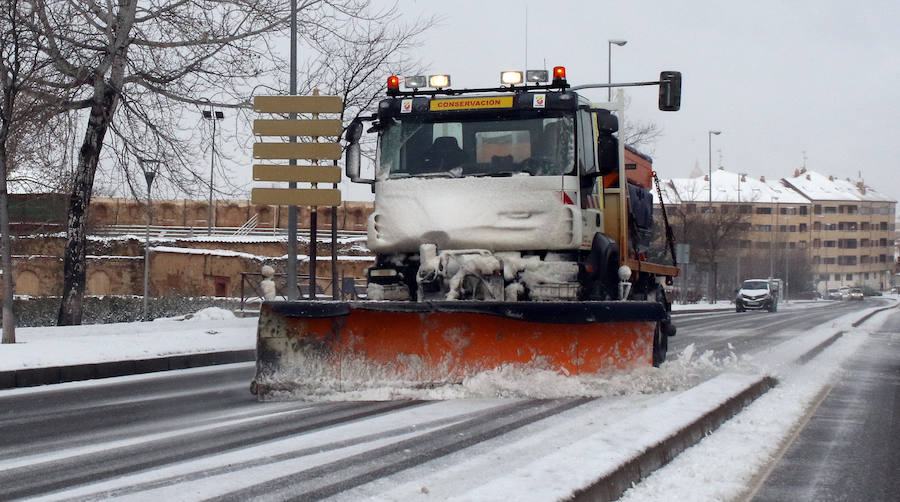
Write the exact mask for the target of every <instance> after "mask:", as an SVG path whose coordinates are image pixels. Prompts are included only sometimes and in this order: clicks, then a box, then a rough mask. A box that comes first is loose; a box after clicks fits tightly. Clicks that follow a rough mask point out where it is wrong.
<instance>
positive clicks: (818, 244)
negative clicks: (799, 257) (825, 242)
mask: <svg viewBox="0 0 900 502" xmlns="http://www.w3.org/2000/svg"><path fill="white" fill-rule="evenodd" d="M813 247H814V248H820V247H822V240H821V239H813Z"/></svg>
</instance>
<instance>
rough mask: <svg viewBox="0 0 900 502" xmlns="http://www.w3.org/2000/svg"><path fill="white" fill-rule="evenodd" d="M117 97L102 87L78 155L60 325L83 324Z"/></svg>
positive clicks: (108, 88)
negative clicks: (91, 226) (99, 187)
mask: <svg viewBox="0 0 900 502" xmlns="http://www.w3.org/2000/svg"><path fill="white" fill-rule="evenodd" d="M116 98H117V92H116V90H115V89H114V88H113V87H112V86H110V85H107V84H102V90H101V91H100V92H98V93H95V100H94V104H93V106H91V115H90V118H88V124H87V131H86V132H85V134H84V142H83V143H82V145H81V151H80V152H79V154H78V169H77V171H76V173H75V180H74V183H73V185H72V196H71V198H70V199H69V216H68V219H67V221H66V225H67V232H66V237H67V241H66V254H65V259H64V264H63V292H62V303H61V304H60V306H59V315H58V316H57V321H56V323H57V324H58V325H59V326H69V325H73V324H81V321H82V316H83V313H84V310H83V308H84V289H85V282H86V281H85V276H86V274H85V272H86V270H85V269H86V263H85V261H86V258H85V255H86V244H87V235H86V229H85V223H86V218H87V209H88V206H90V204H91V192H92V190H93V188H94V175H95V174H96V172H97V164H98V163H99V161H100V149H101V147H102V146H103V138H104V137H105V136H106V131H107V130H108V129H109V124H110V121H111V120H112V115H113V112H114V111H115V107H116Z"/></svg>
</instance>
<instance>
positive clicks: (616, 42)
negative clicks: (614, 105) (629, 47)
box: [606, 38, 628, 101]
mask: <svg viewBox="0 0 900 502" xmlns="http://www.w3.org/2000/svg"><path fill="white" fill-rule="evenodd" d="M627 43H628V40H621V39H615V38H613V39H609V40H608V41H607V44H606V48H607V51H606V52H607V55H606V63H607V66H608V68H607V72H606V75H607V77H608V78H609V82H608V83H609V85H610V86H609V87H608V88H607V89H606V96H607V98H606V100H607V101H612V46H613V45H618V46H619V47H622V46H623V45H625V44H627Z"/></svg>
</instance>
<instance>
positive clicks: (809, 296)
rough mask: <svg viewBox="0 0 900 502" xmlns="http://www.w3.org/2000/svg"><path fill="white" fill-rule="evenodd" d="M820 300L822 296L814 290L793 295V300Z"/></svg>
mask: <svg viewBox="0 0 900 502" xmlns="http://www.w3.org/2000/svg"><path fill="white" fill-rule="evenodd" d="M820 298H822V294H821V293H819V292H818V291H816V290H810V291H801V292H800V293H794V295H793V299H794V300H818V299H820Z"/></svg>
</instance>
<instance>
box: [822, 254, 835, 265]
mask: <svg viewBox="0 0 900 502" xmlns="http://www.w3.org/2000/svg"><path fill="white" fill-rule="evenodd" d="M834 262H835V259H834V257H833V256H831V257H827V256H826V257H825V258H823V259H822V263H824V264H826V265H834Z"/></svg>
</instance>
